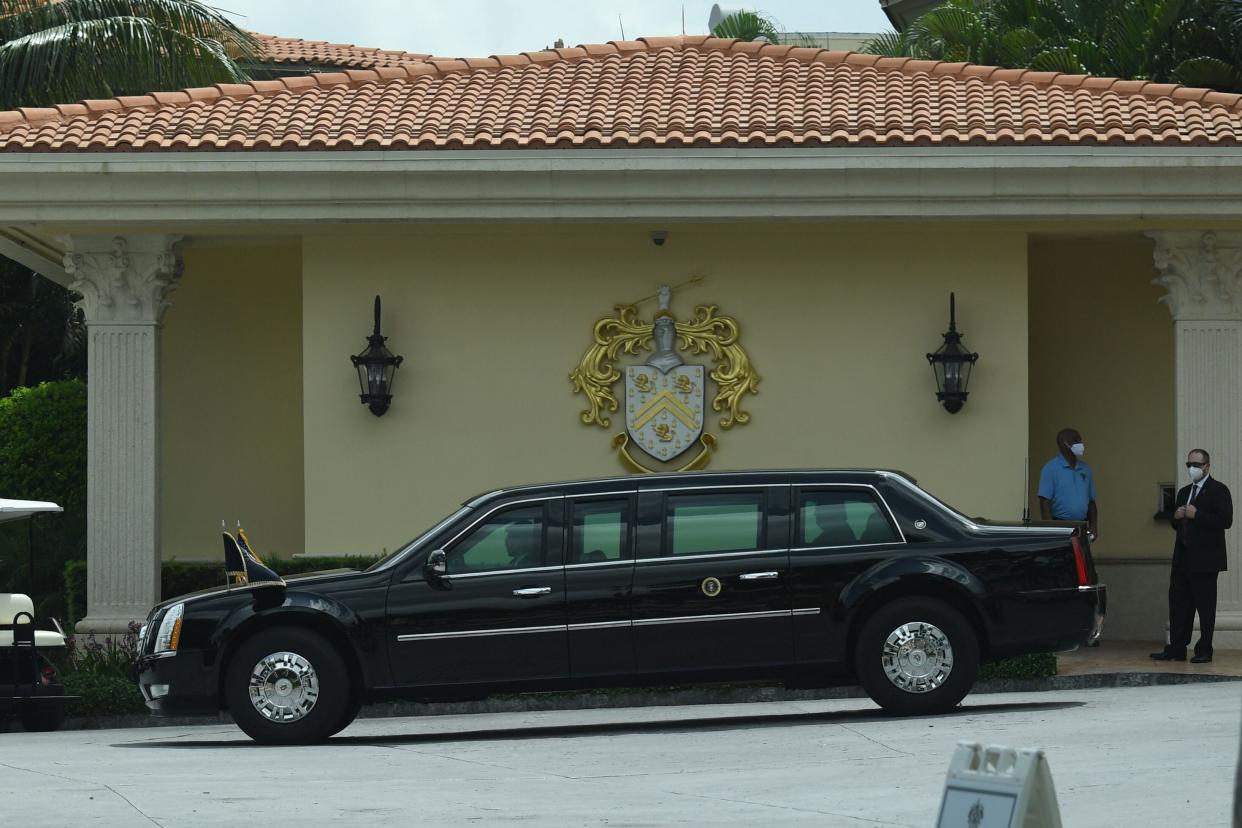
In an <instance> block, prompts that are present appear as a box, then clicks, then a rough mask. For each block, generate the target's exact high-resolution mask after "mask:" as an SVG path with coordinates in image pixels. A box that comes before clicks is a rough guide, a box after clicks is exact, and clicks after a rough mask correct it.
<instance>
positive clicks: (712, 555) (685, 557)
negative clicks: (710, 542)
mask: <svg viewBox="0 0 1242 828" xmlns="http://www.w3.org/2000/svg"><path fill="white" fill-rule="evenodd" d="M788 551H789V550H788V549H751V550H747V551H745V552H708V553H706V554H702V555H662V556H660V557H658V558H639V559H638V561H637V562H638V563H639V564H647V563H668V562H669V561H690V560H694V561H701V560H703V559H705V558H736V557H738V556H739V555H775V554H777V553H780V554H784V553H786V552H788Z"/></svg>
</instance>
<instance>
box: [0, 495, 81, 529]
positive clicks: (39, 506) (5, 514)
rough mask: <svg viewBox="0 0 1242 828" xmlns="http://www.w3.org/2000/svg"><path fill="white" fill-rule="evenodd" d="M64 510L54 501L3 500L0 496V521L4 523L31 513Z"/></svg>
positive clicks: (26, 516)
mask: <svg viewBox="0 0 1242 828" xmlns="http://www.w3.org/2000/svg"><path fill="white" fill-rule="evenodd" d="M63 511H65V510H64V509H62V508H61V507H59V506H57V505H56V504H55V503H45V502H43V501H41V500H5V499H4V498H0V523H6V522H8V521H10V520H21V519H22V518H28V517H30V516H31V515H37V514H39V513H40V512H63Z"/></svg>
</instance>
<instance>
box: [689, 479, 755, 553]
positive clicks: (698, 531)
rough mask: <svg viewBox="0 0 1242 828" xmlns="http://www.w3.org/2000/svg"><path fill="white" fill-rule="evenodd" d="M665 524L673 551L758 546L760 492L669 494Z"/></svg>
mask: <svg viewBox="0 0 1242 828" xmlns="http://www.w3.org/2000/svg"><path fill="white" fill-rule="evenodd" d="M667 526H668V546H667V550H668V553H669V554H672V555H699V554H708V553H711V552H746V551H750V550H753V549H759V548H760V544H761V542H762V529H763V496H762V495H760V494H720V495H670V496H669V498H668V514H667Z"/></svg>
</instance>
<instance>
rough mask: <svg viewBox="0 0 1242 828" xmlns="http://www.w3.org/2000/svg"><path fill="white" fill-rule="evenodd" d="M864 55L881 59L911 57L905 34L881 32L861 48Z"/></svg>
mask: <svg viewBox="0 0 1242 828" xmlns="http://www.w3.org/2000/svg"><path fill="white" fill-rule="evenodd" d="M862 51H863V53H864V54H868V55H880V56H882V57H913V55H911V54H910V44H909V43H907V42H906V35H905V32H892V31H889V32H881V33H880V34H878V35H876V36H875V37H873V38H871V39H870V40H868V41H867V42H866V43H864V44H863V46H862Z"/></svg>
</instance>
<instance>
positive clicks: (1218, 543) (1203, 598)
mask: <svg viewBox="0 0 1242 828" xmlns="http://www.w3.org/2000/svg"><path fill="white" fill-rule="evenodd" d="M1211 468H1212V458H1211V457H1210V456H1209V455H1208V453H1207V452H1206V451H1204V450H1203V449H1195V450H1194V451H1192V452H1190V454H1189V455H1187V457H1186V470H1187V472H1189V474H1190V485H1189V486H1186V487H1185V488H1184V489H1182V490H1181V491H1179V492H1178V493H1177V501H1176V503H1177V510H1176V511H1175V512H1174V513H1173V530H1174V531H1175V532H1176V533H1177V536H1176V540H1175V541H1174V542H1173V571H1172V573H1171V574H1170V575H1169V644H1168V646H1166V647H1165V648H1164V649H1163V650H1161V651H1160V652H1158V653H1152V654H1151V657H1152V658H1154V659H1156V660H1157V661H1185V660H1186V648H1187V647H1188V646H1189V645H1190V634H1191V631H1192V630H1193V629H1194V623H1195V612H1198V613H1199V642H1198V643H1197V644H1195V655H1194V658H1192V659H1190V661H1191V663H1192V664H1206V663H1207V662H1209V661H1211V660H1212V632H1213V630H1214V629H1215V627H1216V577H1217V576H1218V575H1220V573H1221V572H1224V571H1225V570H1226V569H1228V568H1229V563H1228V560H1227V557H1226V555H1225V530H1226V529H1228V528H1229V527H1230V526H1233V498H1232V497H1230V495H1229V487H1228V486H1226V485H1225V484H1224V483H1221V482H1220V481H1219V480H1216V479H1215V478H1214V477H1212V476H1211V475H1210V474H1209V472H1210V470H1211Z"/></svg>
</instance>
